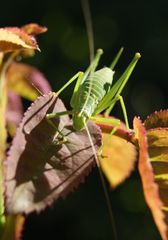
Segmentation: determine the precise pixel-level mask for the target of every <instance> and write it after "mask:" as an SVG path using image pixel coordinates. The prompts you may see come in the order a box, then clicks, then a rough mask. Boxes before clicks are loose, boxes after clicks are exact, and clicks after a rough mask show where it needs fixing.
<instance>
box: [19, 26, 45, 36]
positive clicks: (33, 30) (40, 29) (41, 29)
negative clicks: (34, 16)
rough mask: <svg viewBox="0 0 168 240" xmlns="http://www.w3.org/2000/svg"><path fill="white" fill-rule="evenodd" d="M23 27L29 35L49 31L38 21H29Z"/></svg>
mask: <svg viewBox="0 0 168 240" xmlns="http://www.w3.org/2000/svg"><path fill="white" fill-rule="evenodd" d="M21 29H22V30H23V31H24V32H26V33H27V34H29V35H33V36H35V35H38V34H41V33H45V32H46V31H47V28H46V27H42V26H40V25H38V24H37V23H29V24H26V25H24V26H22V27H21Z"/></svg>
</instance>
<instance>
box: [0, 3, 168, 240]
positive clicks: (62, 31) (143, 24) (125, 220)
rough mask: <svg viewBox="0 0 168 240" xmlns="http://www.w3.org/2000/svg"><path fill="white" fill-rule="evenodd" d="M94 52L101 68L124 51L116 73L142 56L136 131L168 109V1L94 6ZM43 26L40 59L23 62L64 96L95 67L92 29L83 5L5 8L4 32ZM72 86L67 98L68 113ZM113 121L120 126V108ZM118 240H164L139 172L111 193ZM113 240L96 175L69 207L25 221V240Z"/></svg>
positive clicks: (134, 82)
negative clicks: (91, 60)
mask: <svg viewBox="0 0 168 240" xmlns="http://www.w3.org/2000/svg"><path fill="white" fill-rule="evenodd" d="M90 5H91V13H92V21H93V29H94V42H95V49H97V48H98V47H101V48H103V50H104V55H103V57H102V59H101V63H100V66H104V65H108V64H109V63H110V62H111V60H112V58H113V56H114V55H115V53H116V52H117V51H118V49H119V48H120V47H121V46H124V47H125V51H124V54H123V56H122V58H121V60H120V62H119V64H118V65H117V67H116V71H117V73H121V72H122V71H123V70H124V68H125V67H126V66H127V64H128V63H129V62H130V60H131V58H132V57H133V55H134V53H135V52H136V51H139V52H140V53H141V55H142V58H141V60H140V61H139V63H138V65H137V67H136V69H135V71H134V73H133V75H132V77H131V78H130V80H129V82H128V84H127V86H126V87H125V89H124V92H123V96H124V99H125V104H126V106H127V111H128V115H129V121H130V125H131V123H132V120H133V117H134V116H135V115H138V116H140V117H141V118H142V119H143V120H144V119H145V118H146V116H147V115H148V114H150V113H152V112H153V111H155V110H160V109H165V108H167V98H166V97H167V95H166V93H167V80H168V76H167V69H168V62H167V56H168V11H167V9H168V1H166V0H165V1H163V0H160V1H156V0H153V1H152V0H146V1H145V0H144V1H136V0H113V1H110V0H105V1H100V0H99V1H98V0H97V1H96V0H91V1H90ZM30 22H37V23H39V24H41V25H45V26H46V27H48V32H47V33H45V34H44V35H41V36H39V37H38V41H39V45H40V48H41V53H37V54H36V56H35V57H34V58H32V59H28V60H24V61H26V62H28V63H30V64H32V65H34V66H36V67H37V68H39V69H40V70H41V71H42V72H43V73H44V74H45V76H46V77H47V79H48V80H49V82H50V83H51V85H52V87H53V90H55V91H56V90H58V89H59V88H60V87H61V86H62V85H63V84H64V83H65V82H66V81H67V80H68V79H69V78H70V77H71V76H72V75H74V74H75V73H76V72H77V71H79V70H82V71H84V70H85V69H86V67H87V66H88V64H89V50H88V42H87V35H86V27H85V23H84V19H83V13H82V9H81V3H80V1H77V0H74V1H66V0H56V1H52V0H47V1H40V0H36V1H32V0H29V1H23V0H22V1H21V0H15V1H11V0H9V1H3V2H2V3H1V14H0V25H1V27H3V26H21V25H23V24H27V23H30ZM72 91H73V86H71V87H69V89H66V90H65V92H64V93H63V94H62V98H63V100H64V102H65V104H66V106H67V108H68V107H69V101H70V97H71V94H72ZM113 114H114V115H115V116H116V117H119V118H121V119H122V112H121V109H120V107H119V106H117V107H116V108H115V109H114V112H113ZM110 197H111V201H112V208H113V213H114V218H115V222H116V227H117V232H118V236H119V239H122V240H127V239H129V240H132V239H134V240H140V239H144V240H145V239H147V240H159V239H160V237H159V235H158V232H157V230H156V228H155V225H154V223H153V220H152V217H151V214H150V212H149V210H148V209H147V207H146V205H145V203H144V199H143V194H142V190H141V183H140V180H139V176H138V173H137V171H136V170H135V172H134V173H133V174H132V176H131V177H130V178H129V179H128V180H127V181H126V182H125V183H124V184H122V185H121V186H120V187H119V188H117V189H116V190H114V191H112V192H111V193H110ZM37 237H38V238H39V239H63V240H64V239H68V240H69V239H73V240H77V239H80V240H88V239H92V240H105V239H106V240H107V239H113V235H112V232H111V226H110V224H109V216H108V213H107V209H106V203H105V200H104V195H103V191H102V187H101V183H100V179H99V175H98V173H97V170H96V169H94V171H93V172H92V173H91V175H90V176H89V177H88V178H87V179H86V181H85V184H81V185H80V187H79V188H78V189H77V190H76V191H75V192H74V193H71V194H70V195H69V196H68V197H67V198H66V199H65V200H59V201H57V202H56V203H55V204H54V205H53V206H52V207H50V208H48V209H47V210H45V211H43V212H42V213H40V214H39V215H36V214H31V215H30V216H29V217H28V218H27V221H26V225H25V230H24V233H23V239H24V240H28V239H29V240H30V239H31V240H34V239H37Z"/></svg>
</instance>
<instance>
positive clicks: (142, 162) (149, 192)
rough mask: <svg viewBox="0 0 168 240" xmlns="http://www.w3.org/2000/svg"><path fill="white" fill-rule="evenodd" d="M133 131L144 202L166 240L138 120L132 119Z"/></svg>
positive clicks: (143, 133) (141, 127) (155, 188)
mask: <svg viewBox="0 0 168 240" xmlns="http://www.w3.org/2000/svg"><path fill="white" fill-rule="evenodd" d="M134 130H135V137H136V139H137V141H138V145H139V165H138V168H139V172H140V176H141V180H142V185H143V191H144V196H145V200H146V202H147V204H148V206H149V208H150V210H151V212H152V215H153V218H154V221H155V223H156V226H157V227H158V230H159V232H160V235H161V237H162V239H163V240H167V239H168V238H167V226H166V223H165V221H164V213H163V211H162V207H163V203H162V201H161V199H160V196H159V189H158V185H157V184H156V183H155V181H154V173H153V169H152V166H151V163H150V159H149V154H148V142H147V132H146V130H145V128H144V126H143V124H142V122H141V121H140V120H139V119H138V118H134ZM149 141H150V140H149Z"/></svg>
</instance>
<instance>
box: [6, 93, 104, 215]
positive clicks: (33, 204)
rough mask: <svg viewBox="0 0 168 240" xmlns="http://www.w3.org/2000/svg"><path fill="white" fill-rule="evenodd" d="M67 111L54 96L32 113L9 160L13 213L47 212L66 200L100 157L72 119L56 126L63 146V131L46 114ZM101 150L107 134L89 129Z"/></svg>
mask: <svg viewBox="0 0 168 240" xmlns="http://www.w3.org/2000/svg"><path fill="white" fill-rule="evenodd" d="M60 111H65V107H64V105H63V103H62V102H61V100H60V99H57V97H56V96H55V95H54V94H53V93H49V94H47V95H44V96H42V97H39V98H38V99H37V100H36V101H35V102H34V103H33V104H32V105H31V107H30V108H29V110H28V111H27V112H26V114H25V116H24V118H23V121H22V123H21V125H20V127H19V128H18V130H17V133H16V137H15V138H14V141H13V145H12V147H11V149H10V151H9V153H8V158H7V160H6V174H5V175H6V209H7V211H8V213H10V214H16V213H23V212H24V213H29V212H31V211H34V210H37V211H39V210H41V209H43V208H45V207H46V206H47V205H49V204H51V203H52V202H53V201H54V200H56V199H57V198H59V197H60V196H64V195H66V194H67V193H68V192H70V191H71V190H72V189H73V188H74V187H75V186H77V185H78V183H80V182H81V181H83V178H84V177H85V176H86V175H87V174H88V171H90V169H91V167H92V166H93V164H94V157H93V152H92V148H91V145H90V143H89V140H88V136H87V133H86V131H85V130H83V131H80V132H74V130H73V128H72V124H71V121H70V120H69V117H68V116H67V115H64V116H62V117H61V118H57V119H55V120H54V121H53V123H54V124H55V126H56V127H57V128H59V129H60V130H61V129H62V131H61V132H62V133H63V134H64V136H66V138H67V141H66V142H65V143H64V144H61V142H62V138H60V136H59V134H58V131H57V130H56V129H55V128H54V127H52V126H51V125H50V124H49V123H48V121H47V120H46V118H45V116H46V113H51V112H60ZM88 127H89V131H90V133H91V136H92V137H93V142H94V143H95V147H96V148H98V146H99V145H100V144H101V131H100V129H99V128H98V127H97V126H96V125H95V124H93V123H91V122H90V123H89V124H88Z"/></svg>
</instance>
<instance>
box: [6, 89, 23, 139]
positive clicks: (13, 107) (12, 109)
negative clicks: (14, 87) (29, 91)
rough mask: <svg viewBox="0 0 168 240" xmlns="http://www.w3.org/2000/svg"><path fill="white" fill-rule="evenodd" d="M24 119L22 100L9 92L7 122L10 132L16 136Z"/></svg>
mask: <svg viewBox="0 0 168 240" xmlns="http://www.w3.org/2000/svg"><path fill="white" fill-rule="evenodd" d="M22 117H23V106H22V101H21V98H20V97H19V96H18V95H17V94H16V93H14V92H11V91H8V103H7V109H6V121H7V128H8V132H9V133H10V135H11V136H14V134H15V131H16V128H17V127H18V125H19V123H20V122H21V119H22Z"/></svg>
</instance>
